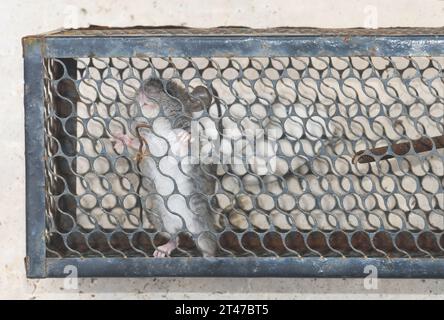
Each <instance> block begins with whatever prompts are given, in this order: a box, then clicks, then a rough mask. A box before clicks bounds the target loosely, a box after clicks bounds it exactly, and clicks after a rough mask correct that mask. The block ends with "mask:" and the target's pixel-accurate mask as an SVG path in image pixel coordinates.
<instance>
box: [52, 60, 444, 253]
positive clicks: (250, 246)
mask: <svg viewBox="0 0 444 320" xmlns="http://www.w3.org/2000/svg"><path fill="white" fill-rule="evenodd" d="M443 63H444V58H443V57H269V58H268V57H267V58H264V57H230V58H226V57H210V58H208V57H191V58H179V57H157V58H154V57H151V58H105V57H104V58H75V59H74V58H72V59H54V58H51V59H45V61H44V65H45V148H46V151H45V152H46V158H45V168H46V208H47V210H46V218H47V222H46V226H47V228H46V243H47V255H48V256H49V257H58V258H64V257H133V256H136V257H153V253H154V252H155V250H156V248H158V247H159V246H160V245H162V244H165V243H166V242H167V241H168V239H178V247H177V248H176V249H175V250H173V251H172V253H171V256H172V257H178V256H190V257H194V256H201V255H202V250H200V249H201V248H200V245H199V239H200V238H199V237H201V236H202V234H196V233H193V232H190V230H187V228H186V227H185V228H183V229H182V230H179V231H178V232H176V233H175V234H167V233H166V232H164V231H165V230H159V228H156V227H155V226H154V225H153V224H152V223H151V222H150V219H148V218H147V216H148V213H149V212H150V210H151V209H152V208H150V201H151V200H152V193H153V191H152V190H151V191H150V190H149V188H148V187H147V185H148V184H149V183H148V182H147V181H145V180H147V179H146V177H145V176H144V172H142V171H141V169H140V166H139V164H140V161H152V162H153V163H154V164H155V165H156V166H160V168H161V167H162V164H161V163H162V161H163V160H164V158H165V157H167V154H166V153H165V154H164V155H147V154H145V155H144V156H143V158H144V159H142V160H140V158H138V157H135V156H134V154H132V153H131V152H130V150H129V148H128V147H127V146H125V145H123V146H121V148H120V149H119V148H116V145H115V143H114V142H115V139H114V137H116V136H117V135H119V134H121V133H122V132H123V133H127V134H128V136H130V137H137V132H136V129H135V128H136V124H138V123H146V124H149V125H150V127H151V128H152V130H154V131H155V127H156V121H159V119H162V118H163V119H165V118H166V117H165V116H164V115H162V113H159V112H158V113H156V112H154V113H152V114H147V113H146V112H144V109H143V107H142V106H141V105H140V103H139V102H138V101H137V99H136V97H137V95H138V92H140V90H141V88H142V86H143V83H144V81H146V80H147V79H154V78H155V79H160V80H161V81H162V83H163V84H164V88H166V84H167V83H169V82H174V83H176V84H177V85H178V86H180V87H182V88H184V90H185V91H187V92H188V93H191V92H192V91H193V89H195V88H196V87H198V86H204V87H205V88H207V89H208V91H209V92H210V94H211V102H210V103H209V105H208V107H207V108H205V109H204V110H203V111H202V112H200V113H199V114H198V115H197V116H193V119H192V121H195V122H197V123H199V124H200V125H201V127H203V128H205V129H204V132H207V131H205V130H208V132H210V131H211V130H210V129H212V130H213V131H212V132H213V133H214V130H216V131H215V132H216V136H217V138H219V142H220V144H219V146H220V148H219V149H218V150H219V151H220V153H222V154H224V155H226V156H228V158H230V159H231V162H223V161H220V163H217V167H216V171H215V177H216V178H217V181H216V183H215V190H214V193H210V194H205V196H204V197H201V198H200V200H201V201H203V202H205V203H207V204H209V206H210V211H211V212H210V213H211V216H212V217H213V218H214V220H213V222H212V227H211V230H209V231H210V232H211V236H212V239H213V240H214V241H215V242H216V244H217V251H216V252H215V256H225V257H227V256H228V257H243V256H256V257H263V256H272V257H274V256H294V257H309V256H311V257H386V258H390V257H403V258H410V257H422V258H437V257H441V256H442V255H443V253H444V249H443V248H444V236H443V230H444V193H443V177H444V161H443V159H444V152H443V150H441V149H442V148H441V147H442V145H440V142H439V141H441V140H439V138H438V140H437V138H435V137H441V136H443V135H444V104H443V103H444V101H443V100H444V80H443V71H442V66H443V65H444V64H443ZM168 120H169V121H170V122H173V121H175V119H173V118H172V117H170V118H168ZM208 128H210V129H208ZM251 132H253V136H254V138H255V139H254V141H255V143H257V144H258V145H259V142H261V145H262V149H261V150H259V151H261V152H259V154H258V153H257V152H258V150H255V152H256V154H255V156H252V157H251V156H248V155H246V154H245V152H244V151H245V149H246V148H247V147H246V145H245V144H243V145H242V146H243V148H244V149H242V148H241V151H239V150H238V149H236V148H235V145H236V143H239V142H241V141H245V137H246V136H247V135H249V134H250V135H251ZM421 138H422V139H423V142H424V139H425V141H426V143H425V144H426V145H428V149H424V148H422V149H421V148H417V147H416V146H415V141H416V142H417V141H419V140H418V139H421ZM249 141H250V140H249ZM402 143H403V144H404V148H403V149H402V150H400V149H397V148H396V145H400V144H402ZM423 144H424V143H423ZM443 144H444V143H443ZM247 145H248V144H247ZM167 146H168V149H170V148H171V145H170V143H169V142H168V143H167ZM381 147H386V148H381ZM381 150H382V151H383V152H381ZM390 155H391V156H393V157H392V158H390ZM139 156H140V154H139ZM360 157H361V158H360ZM184 159H185V158H184ZM233 159H236V160H238V161H237V162H236V161H233ZM360 159H361V160H360ZM362 159H364V161H363V160H362ZM199 165H200V166H202V167H205V166H207V164H203V163H200V164H199ZM160 171H161V172H162V169H160ZM204 172H207V173H208V170H204ZM208 174H210V173H208ZM159 179H161V181H157V182H158V184H156V186H158V185H161V184H165V185H173V187H170V188H167V189H168V191H166V192H165V191H162V192H160V191H156V190H155V189H154V195H156V192H157V195H158V197H159V198H160V199H161V200H162V201H167V199H168V197H173V196H179V197H182V199H184V200H188V199H189V198H190V197H193V195H189V194H181V188H180V186H177V185H175V184H174V181H172V180H173V179H172V178H171V176H168V172H162V174H161V177H160V178H159ZM162 179H163V180H162ZM150 192H151V193H150ZM150 194H151V196H150ZM183 203H184V205H187V204H188V205H189V202H186V201H184V202H183ZM151 206H152V204H151ZM172 214H177V212H176V213H172ZM196 214H197V213H196ZM179 215H180V213H179ZM179 240H180V241H179Z"/></svg>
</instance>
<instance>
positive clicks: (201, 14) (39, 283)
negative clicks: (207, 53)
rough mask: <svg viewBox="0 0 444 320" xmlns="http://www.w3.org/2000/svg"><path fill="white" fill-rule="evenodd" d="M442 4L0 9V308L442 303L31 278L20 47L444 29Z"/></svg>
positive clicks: (338, 291)
mask: <svg viewBox="0 0 444 320" xmlns="http://www.w3.org/2000/svg"><path fill="white" fill-rule="evenodd" d="M443 17H444V1H440V0H424V1H416V0H392V1H382V0H381V1H374V0H372V1H370V0H367V1H365V0H357V1H346V0H336V1H328V0H310V1H290V0H277V1H251V0H248V1H239V0H216V1H205V0H202V1H200V0H199V1H193V0H190V1H178V0H173V1H151V0H135V1H106V0H98V1H94V2H93V1H89V0H88V1H85V0H79V1H68V0H60V1H56V0H40V1H33V0H22V1H18V0H15V1H11V0H10V1H1V2H0V30H1V33H2V36H1V40H0V67H1V69H0V70H1V74H0V76H1V86H0V96H1V99H0V105H1V107H0V123H1V124H0V150H2V161H1V162H0V177H1V182H2V186H1V188H0V200H1V201H0V212H1V213H0V298H3V299H5V298H15V299H17V298H24V299H33V298H37V299H43V298H56V299H58V298H66V299H77V298H80V299H89V298H104V299H107V298H118V299H131V298H136V299H140V298H143V299H155V298H169V299H182V298H203V299H208V298H215V299H218V298H227V299H236V298H245V299H253V298H264V299H279V298H289V299H311V298H321V299H331V298H346V299H355V298H368V299H374V298H388V299H398V298H412V299H426V298H427V299H433V298H443V297H444V280H421V279H417V280H380V281H379V282H378V289H377V290H366V289H365V288H364V285H363V281H362V280H360V279H358V280H352V279H207V278H203V279H190V278H183V279H172V278H163V279H159V278H154V279H81V280H79V283H78V289H77V290H68V289H66V285H65V286H64V284H65V283H64V279H45V280H28V279H26V276H25V270H24V263H23V258H24V256H25V187H24V186H25V169H24V161H25V159H24V129H23V127H24V126H23V117H24V115H23V66H22V54H21V43H20V39H21V37H22V36H24V35H29V34H37V33H41V32H45V31H49V30H54V29H57V28H61V27H63V26H66V27H72V26H87V25H88V24H99V25H109V26H130V25H185V26H194V27H210V26H220V25H242V26H250V27H273V26H311V27H357V26H359V27H362V26H367V27H375V26H379V27H388V26H412V27H414V26H423V27H425V26H427V27H436V26H442V25H443V21H444V19H443Z"/></svg>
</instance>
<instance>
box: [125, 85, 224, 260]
mask: <svg viewBox="0 0 444 320" xmlns="http://www.w3.org/2000/svg"><path fill="white" fill-rule="evenodd" d="M136 99H137V102H138V105H139V106H140V107H141V108H142V110H143V111H147V112H151V111H154V110H156V111H158V112H159V113H158V116H157V118H156V121H154V123H153V127H151V125H147V124H143V123H136V125H135V127H136V131H137V135H139V137H138V138H137V137H130V136H129V135H125V134H120V135H118V136H117V137H116V138H117V142H118V143H121V144H124V145H126V147H127V150H128V151H129V152H130V154H133V155H136V159H137V160H138V162H139V164H140V165H139V168H140V172H141V175H142V176H143V178H144V179H143V180H144V181H145V182H146V181H148V183H145V189H147V191H148V196H147V197H146V199H145V206H144V207H145V208H146V210H145V212H146V213H147V217H148V220H149V221H150V222H151V223H152V224H153V225H154V227H155V228H156V230H158V231H161V232H166V233H168V234H169V235H176V234H177V233H178V232H180V231H185V232H189V233H190V234H191V235H192V236H193V238H194V240H195V241H196V244H197V247H198V248H199V250H200V251H201V252H202V254H203V255H204V256H214V255H215V253H216V250H217V243H216V240H215V239H214V238H213V236H212V234H211V233H212V232H214V223H215V217H214V213H213V212H212V211H211V209H210V201H209V199H210V198H209V196H210V195H213V194H214V193H215V187H216V181H217V177H216V165H215V164H203V163H200V162H198V163H186V161H184V159H185V157H186V156H187V155H188V151H189V149H190V148H189V146H190V142H191V121H192V120H193V114H194V113H198V112H200V111H203V110H204V109H205V108H208V107H209V106H210V105H211V101H212V96H211V94H210V92H209V91H208V89H207V88H205V87H203V86H198V87H196V88H194V89H193V91H192V92H191V94H189V93H188V91H187V90H186V89H185V88H184V87H182V86H180V85H178V84H176V83H174V82H172V81H166V82H165V84H164V83H162V81H160V80H158V79H149V80H147V81H145V82H144V83H143V85H142V88H141V89H140V91H139V92H138V93H137V96H136ZM194 138H197V141H199V137H193V139H194ZM141 142H142V145H141ZM140 152H144V153H145V154H146V155H145V156H143V157H142V158H140ZM137 156H138V157H137ZM188 159H189V158H188ZM177 246H178V237H176V239H174V238H170V240H169V241H168V242H167V243H166V244H164V245H161V246H159V247H157V249H156V251H155V252H154V256H155V257H164V256H169V255H170V253H171V252H172V251H173V250H174V249H175V248H176V247H177Z"/></svg>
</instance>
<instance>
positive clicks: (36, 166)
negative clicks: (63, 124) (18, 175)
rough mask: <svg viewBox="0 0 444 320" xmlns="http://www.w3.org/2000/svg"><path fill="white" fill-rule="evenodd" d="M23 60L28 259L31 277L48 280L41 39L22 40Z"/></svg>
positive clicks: (42, 45) (27, 269)
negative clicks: (46, 278)
mask: <svg viewBox="0 0 444 320" xmlns="http://www.w3.org/2000/svg"><path fill="white" fill-rule="evenodd" d="M22 45H23V58H24V80H25V81H24V86H25V87H24V107H25V158H26V162H25V163H26V257H25V268H26V275H27V277H28V278H43V277H46V244H45V176H44V158H43V157H44V140H43V133H44V130H43V128H44V127H43V125H44V123H43V122H44V116H43V111H44V98H43V55H44V52H43V48H44V39H43V38H41V37H26V38H24V39H23V40H22Z"/></svg>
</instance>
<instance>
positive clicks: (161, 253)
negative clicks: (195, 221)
mask: <svg viewBox="0 0 444 320" xmlns="http://www.w3.org/2000/svg"><path fill="white" fill-rule="evenodd" d="M176 247H177V244H176V241H174V240H170V241H168V242H167V243H165V244H163V245H161V246H158V247H157V249H156V250H155V251H154V254H153V256H154V257H155V258H164V257H169V256H170V254H171V252H172V251H173V250H174V249H176Z"/></svg>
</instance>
